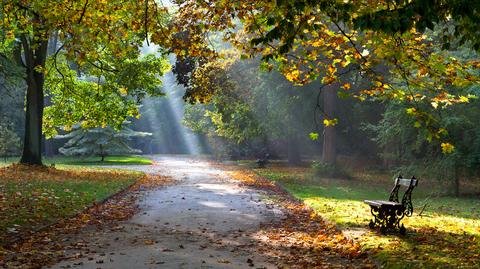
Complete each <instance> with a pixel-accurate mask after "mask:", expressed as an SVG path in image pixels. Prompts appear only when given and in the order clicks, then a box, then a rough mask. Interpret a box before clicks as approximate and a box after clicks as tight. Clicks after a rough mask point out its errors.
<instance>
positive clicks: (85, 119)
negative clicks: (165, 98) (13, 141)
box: [44, 54, 169, 137]
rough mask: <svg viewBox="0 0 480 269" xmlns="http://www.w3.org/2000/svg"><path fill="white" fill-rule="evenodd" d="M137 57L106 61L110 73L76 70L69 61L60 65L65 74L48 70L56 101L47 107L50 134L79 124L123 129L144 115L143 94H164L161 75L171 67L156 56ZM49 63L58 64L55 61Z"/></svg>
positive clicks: (48, 85)
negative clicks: (140, 108) (140, 104)
mask: <svg viewBox="0 0 480 269" xmlns="http://www.w3.org/2000/svg"><path fill="white" fill-rule="evenodd" d="M137 57H138V55H136V54H134V55H132V56H131V57H130V58H123V59H117V58H108V59H105V61H104V62H102V63H103V64H104V65H107V66H108V70H110V69H111V71H109V72H108V71H103V70H99V69H97V68H95V67H87V66H86V67H84V68H82V69H80V70H77V71H76V70H72V69H70V67H69V66H68V64H67V63H66V62H63V64H61V65H60V64H57V68H59V70H62V71H61V73H55V72H52V73H48V74H47V78H46V82H45V88H46V89H47V93H48V95H49V96H51V103H52V105H51V106H49V107H47V108H46V109H45V122H44V132H46V134H47V136H49V137H52V136H54V135H55V134H56V133H57V128H60V127H61V128H63V129H64V130H66V131H68V130H70V129H71V128H72V126H73V125H75V124H77V123H80V124H81V126H82V127H83V128H91V127H97V126H102V127H105V126H107V125H109V126H113V127H114V128H116V129H119V128H120V127H121V125H122V123H123V122H124V121H125V120H127V119H128V118H130V117H137V118H138V117H140V114H139V111H138V106H139V103H140V100H141V99H142V98H143V97H145V96H146V95H151V96H159V95H163V93H162V92H161V80H160V78H159V76H160V75H162V74H163V73H164V72H165V71H167V70H168V67H169V66H168V63H167V61H166V60H165V59H163V58H157V57H156V56H154V55H146V56H143V57H141V58H139V59H138V58H137ZM48 65H49V66H50V65H56V63H55V60H51V62H49V63H48ZM78 73H80V74H82V76H81V77H78Z"/></svg>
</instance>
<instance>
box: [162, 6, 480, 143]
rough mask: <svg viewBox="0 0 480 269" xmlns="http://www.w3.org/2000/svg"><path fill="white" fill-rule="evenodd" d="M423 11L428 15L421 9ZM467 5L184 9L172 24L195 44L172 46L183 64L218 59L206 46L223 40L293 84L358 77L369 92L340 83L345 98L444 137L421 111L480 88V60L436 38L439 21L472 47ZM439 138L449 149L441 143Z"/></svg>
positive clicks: (473, 24) (471, 13) (463, 99)
mask: <svg viewBox="0 0 480 269" xmlns="http://www.w3.org/2000/svg"><path fill="white" fill-rule="evenodd" d="M425 2H428V3H431V4H432V7H431V8H429V9H427V10H424V9H422V8H423V7H424V5H423V4H425ZM467 6H468V4H467V3H466V2H464V1H447V2H443V1H395V2H391V1H373V2H372V1H348V2H341V3H340V2H335V1H333V2H332V1H277V2H272V1H241V2H235V3H231V2H230V1H215V2H214V3H208V2H202V1H185V2H182V4H181V5H180V9H179V14H178V16H177V17H176V18H175V21H174V25H175V27H176V28H175V29H176V30H177V31H179V32H182V31H185V29H189V36H190V37H192V40H195V44H191V42H188V41H185V40H182V39H179V40H173V41H172V42H173V43H175V42H177V43H176V44H177V45H176V46H171V47H173V50H174V51H175V52H176V53H177V54H180V55H185V54H190V55H202V57H211V58H212V57H213V58H218V57H220V58H221V53H219V52H215V51H214V52H212V49H214V48H212V46H210V43H209V39H208V38H209V36H210V35H209V33H212V32H214V33H218V32H219V33H222V34H223V39H224V41H226V42H229V43H230V44H232V45H233V46H235V47H236V48H237V49H239V50H240V51H241V52H242V53H243V57H244V58H251V57H255V56H256V55H261V56H262V59H263V60H264V63H265V64H264V65H265V68H267V69H273V68H276V69H278V70H279V71H280V72H282V73H283V74H284V76H285V77H286V78H287V79H288V80H290V81H292V82H293V83H295V84H306V83H310V82H313V81H317V80H320V81H321V82H322V84H323V85H329V84H333V83H336V82H340V83H341V82H342V76H344V75H345V74H346V73H350V72H356V73H358V74H360V75H361V76H362V77H364V79H365V80H367V81H370V83H367V84H364V85H362V86H361V87H359V88H358V89H357V91H350V88H351V87H350V84H344V87H343V89H344V94H345V95H350V96H353V97H356V98H358V99H360V100H365V99H367V98H373V99H382V100H399V101H402V102H405V103H407V104H409V105H410V106H411V108H412V109H414V110H412V113H410V115H411V116H412V117H414V118H415V119H416V120H417V121H419V122H421V124H422V125H421V127H422V128H423V129H426V130H428V132H429V133H430V134H432V135H433V134H435V133H438V132H439V131H440V128H442V127H439V126H438V122H439V119H438V118H436V117H435V114H431V113H427V112H425V111H421V110H420V107H419V106H418V103H427V104H430V103H431V102H434V103H436V104H438V105H439V106H441V107H445V106H449V105H452V104H461V103H466V102H468V101H469V100H470V99H471V98H472V96H469V95H462V94H458V93H456V92H454V91H451V89H452V88H455V87H465V86H468V85H473V84H475V83H478V82H479V78H478V74H477V73H476V72H475V70H477V69H478V68H479V67H480V65H479V64H478V60H476V59H474V58H473V59H468V58H456V57H454V56H453V54H452V53H451V52H448V51H444V50H442V45H441V44H442V43H441V40H443V39H442V37H440V36H439V35H436V34H434V33H432V31H433V30H437V32H438V33H442V34H448V33H449V32H448V31H442V30H439V28H435V24H434V23H435V22H440V21H442V23H439V24H438V27H440V28H441V27H447V25H449V24H456V23H458V24H457V25H458V26H459V27H457V28H456V29H455V30H452V31H453V32H454V34H453V35H457V36H459V35H462V36H464V37H465V39H470V40H471V41H472V42H476V41H475V40H476V39H475V38H472V37H473V36H475V35H476V33H477V32H476V31H478V30H477V29H478V27H477V26H478V24H477V23H476V22H477V21H478V20H472V19H475V18H478V12H477V11H471V10H470V9H469V11H466V9H465V7H467ZM473 10H475V9H473ZM452 17H453V18H452ZM443 20H446V21H447V22H443ZM404 21H405V23H403V22H404ZM382 23H383V24H382ZM383 26H385V27H383ZM387 26H388V27H387ZM402 27H405V28H402ZM427 28H428V29H427ZM198 41H203V42H204V46H203V47H202V46H199V45H198ZM460 43H461V42H460ZM445 44H446V43H445ZM455 44H456V46H458V42H457V43H455ZM456 46H452V48H453V49H457V48H458V47H456ZM185 48H188V49H185ZM342 84H343V83H342ZM435 139H437V140H444V141H443V142H445V143H447V142H450V143H451V141H445V140H446V139H447V138H446V137H444V136H443V135H442V134H441V135H440V138H436V137H435Z"/></svg>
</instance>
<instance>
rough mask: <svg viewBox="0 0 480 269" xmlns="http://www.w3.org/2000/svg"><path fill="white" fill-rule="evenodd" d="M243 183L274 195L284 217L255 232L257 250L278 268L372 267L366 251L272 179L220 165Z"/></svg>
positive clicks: (234, 167)
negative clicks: (273, 259)
mask: <svg viewBox="0 0 480 269" xmlns="http://www.w3.org/2000/svg"><path fill="white" fill-rule="evenodd" d="M217 167H219V168H221V169H223V170H226V171H227V173H228V174H229V175H230V176H231V177H232V178H234V179H236V180H238V181H240V182H241V183H242V184H243V185H246V186H249V187H252V188H255V189H259V190H261V191H265V192H266V193H267V195H273V196H274V197H275V203H276V205H277V206H278V207H279V208H282V211H283V213H284V217H283V218H282V219H276V220H274V221H272V222H271V223H265V224H264V225H263V226H262V230H261V231H260V232H259V233H258V234H257V238H258V241H259V244H258V250H259V251H260V252H261V253H264V254H265V255H268V256H271V257H274V258H276V259H277V260H279V262H278V264H277V265H278V267H279V268H375V267H376V265H375V264H374V263H373V261H372V260H371V259H370V257H369V255H368V253H367V252H365V251H364V250H362V248H361V246H360V245H359V244H358V243H357V242H355V241H353V240H352V239H350V238H347V237H346V236H344V235H343V233H342V232H341V231H339V230H338V229H337V228H336V227H335V225H334V224H331V223H328V222H326V221H325V220H323V219H322V218H321V216H319V215H317V214H316V213H315V212H314V211H313V210H312V209H311V208H309V207H307V206H306V205H304V204H303V203H301V202H299V201H298V200H296V199H294V198H293V197H292V196H290V195H289V194H288V193H287V192H286V191H285V190H283V189H282V188H280V187H278V186H277V185H276V184H275V183H274V182H272V181H270V180H267V179H265V178H262V177H260V176H258V175H257V174H256V173H254V172H252V171H250V170H246V169H241V168H239V167H237V166H228V165H219V164H217Z"/></svg>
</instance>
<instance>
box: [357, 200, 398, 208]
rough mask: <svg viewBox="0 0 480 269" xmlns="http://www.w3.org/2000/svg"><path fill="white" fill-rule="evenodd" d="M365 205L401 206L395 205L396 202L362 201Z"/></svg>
mask: <svg viewBox="0 0 480 269" xmlns="http://www.w3.org/2000/svg"><path fill="white" fill-rule="evenodd" d="M364 202H365V203H366V204H368V205H373V206H376V207H380V206H382V205H386V206H402V204H401V203H397V202H391V201H384V200H365V201H364Z"/></svg>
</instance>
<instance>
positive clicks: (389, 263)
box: [255, 165, 480, 268]
mask: <svg viewBox="0 0 480 269" xmlns="http://www.w3.org/2000/svg"><path fill="white" fill-rule="evenodd" d="M255 171H256V172H257V173H258V174H259V175H261V176H263V177H266V178H269V179H271V180H274V181H276V182H278V183H280V184H281V185H282V186H283V187H284V188H286V189H287V190H288V191H289V192H290V193H292V194H293V195H294V196H295V197H297V198H299V199H301V200H303V201H304V202H305V203H306V204H307V205H309V206H311V207H312V208H314V209H315V210H316V211H317V212H318V213H319V214H320V215H321V216H323V217H324V218H325V219H327V220H329V221H331V222H333V223H336V224H337V226H338V227H339V228H341V229H343V230H344V231H345V232H346V233H347V234H350V235H351V236H353V237H356V238H357V240H358V241H359V242H360V244H361V245H362V247H363V248H365V249H367V250H369V251H371V252H372V253H373V255H374V257H375V258H376V260H378V261H379V262H380V263H381V264H382V265H383V266H384V267H385V268H478V266H479V264H480V199H478V198H476V199H474V198H454V197H448V196H444V195H443V196H442V195H438V193H437V191H438V189H439V188H438V187H435V186H436V185H438V183H437V184H435V182H427V181H422V179H420V182H419V186H418V187H417V189H415V190H414V192H413V203H414V210H415V212H414V215H413V216H412V217H410V218H405V219H404V220H403V223H404V224H405V227H406V228H407V235H406V236H400V235H394V234H390V235H382V234H379V233H378V232H375V231H370V230H368V229H366V228H367V224H368V222H369V220H370V218H371V214H370V209H369V207H368V205H366V204H364V203H363V200H364V199H385V200H386V199H388V195H389V192H390V189H391V188H392V186H393V179H392V176H391V175H384V176H383V177H381V176H379V175H374V176H369V175H367V174H362V175H356V176H355V177H354V178H355V179H351V180H341V179H319V178H316V177H314V176H313V175H312V174H311V171H310V169H309V168H285V167H279V166H275V165H273V166H271V167H269V168H266V169H255ZM380 178H383V179H380ZM402 194H403V193H402ZM424 206H425V209H424V211H423V212H422V215H421V216H420V215H419V213H420V211H421V210H422V208H423V207H424Z"/></svg>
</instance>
